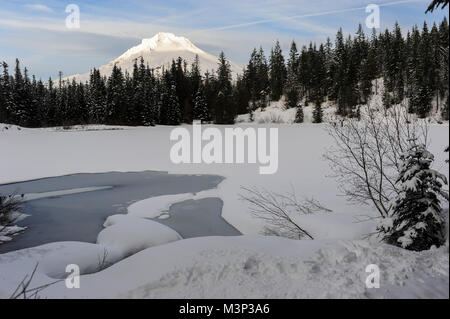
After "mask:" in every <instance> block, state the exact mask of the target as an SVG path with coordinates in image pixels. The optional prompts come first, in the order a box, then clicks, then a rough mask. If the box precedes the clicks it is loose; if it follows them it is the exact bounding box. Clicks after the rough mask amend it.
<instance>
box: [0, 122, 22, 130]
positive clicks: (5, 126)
mask: <svg viewBox="0 0 450 319" xmlns="http://www.w3.org/2000/svg"><path fill="white" fill-rule="evenodd" d="M22 130H26V128H23V127H20V126H17V125H13V124H3V123H0V132H7V131H16V132H17V131H22Z"/></svg>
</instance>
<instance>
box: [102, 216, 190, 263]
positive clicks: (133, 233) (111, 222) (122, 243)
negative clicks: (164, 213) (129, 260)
mask: <svg viewBox="0 0 450 319" xmlns="http://www.w3.org/2000/svg"><path fill="white" fill-rule="evenodd" d="M103 226H104V227H106V228H105V229H103V230H102V231H101V232H100V233H99V234H98V237H97V244H100V245H103V246H105V247H108V254H109V255H111V258H112V259H114V260H119V259H122V258H125V257H128V256H130V255H133V254H135V253H137V252H139V251H141V250H143V249H146V248H149V247H152V246H156V245H162V244H166V243H170V242H173V241H176V240H179V239H181V238H182V237H181V236H180V235H179V234H178V233H177V232H176V231H174V230H173V229H171V228H170V227H167V226H165V225H162V224H160V223H158V222H155V221H152V220H148V219H143V218H139V217H134V216H129V215H112V216H109V217H108V218H107V219H106V221H105V223H104V224H103Z"/></svg>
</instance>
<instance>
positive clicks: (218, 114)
mask: <svg viewBox="0 0 450 319" xmlns="http://www.w3.org/2000/svg"><path fill="white" fill-rule="evenodd" d="M216 85H217V96H216V101H215V122H216V123H217V124H233V123H234V117H235V109H234V104H233V98H232V83H231V67H230V63H229V62H228V61H227V60H226V58H225V54H224V53H223V52H221V53H220V56H219V67H218V69H217V83H216Z"/></svg>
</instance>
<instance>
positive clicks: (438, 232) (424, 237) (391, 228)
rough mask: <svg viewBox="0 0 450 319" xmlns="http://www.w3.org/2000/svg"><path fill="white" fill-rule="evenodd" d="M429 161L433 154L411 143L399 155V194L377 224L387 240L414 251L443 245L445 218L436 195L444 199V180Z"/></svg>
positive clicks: (423, 147) (431, 159)
mask: <svg viewBox="0 0 450 319" xmlns="http://www.w3.org/2000/svg"><path fill="white" fill-rule="evenodd" d="M433 161H434V156H433V154H431V153H430V152H429V151H428V150H427V149H426V147H425V146H424V145H417V144H415V143H414V142H413V143H411V145H410V147H409V149H408V151H407V152H405V153H404V154H403V155H402V157H401V165H400V173H399V177H398V180H397V183H398V184H399V185H400V187H399V193H398V195H397V197H396V199H395V202H394V204H393V205H392V208H391V211H392V213H391V216H390V217H389V218H386V220H385V221H383V225H382V226H381V231H382V232H383V233H384V234H383V238H384V240H385V241H386V242H387V243H389V244H392V245H396V246H400V247H403V248H406V249H409V250H415V251H421V250H427V249H429V248H431V246H436V247H439V246H440V245H442V244H443V242H444V240H445V231H444V223H445V221H444V218H443V216H442V208H441V203H440V200H439V196H443V197H445V198H447V199H448V194H447V193H446V192H445V191H444V190H443V189H442V186H443V184H447V179H446V177H445V176H444V175H442V174H440V173H439V172H437V171H435V170H433V169H431V168H430V167H431V164H432V163H433Z"/></svg>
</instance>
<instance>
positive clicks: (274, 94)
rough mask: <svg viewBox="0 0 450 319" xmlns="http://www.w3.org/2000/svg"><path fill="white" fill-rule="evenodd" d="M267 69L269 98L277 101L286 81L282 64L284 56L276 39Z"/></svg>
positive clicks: (284, 68)
mask: <svg viewBox="0 0 450 319" xmlns="http://www.w3.org/2000/svg"><path fill="white" fill-rule="evenodd" d="M269 69H270V99H271V100H272V101H278V100H279V99H280V98H281V95H282V94H283V90H284V85H285V82H286V66H285V64H284V57H283V52H282V50H281V47H280V42H278V41H277V43H276V44H275V48H273V49H272V51H271V54H270V62H269Z"/></svg>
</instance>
